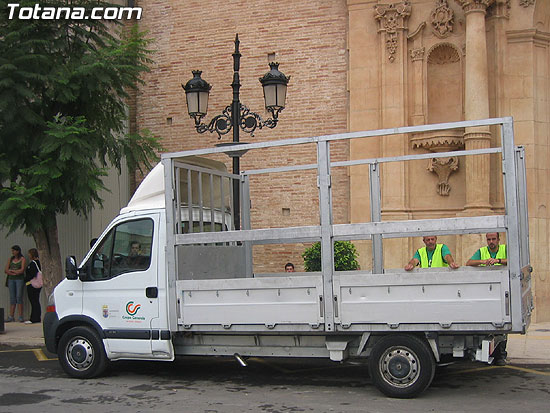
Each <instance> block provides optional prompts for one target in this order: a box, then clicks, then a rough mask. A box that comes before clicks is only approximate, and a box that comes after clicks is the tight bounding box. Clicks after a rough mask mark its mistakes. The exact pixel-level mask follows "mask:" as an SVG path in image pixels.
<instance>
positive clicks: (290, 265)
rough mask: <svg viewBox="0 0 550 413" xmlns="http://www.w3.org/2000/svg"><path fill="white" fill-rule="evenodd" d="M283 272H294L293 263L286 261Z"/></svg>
mask: <svg viewBox="0 0 550 413" xmlns="http://www.w3.org/2000/svg"><path fill="white" fill-rule="evenodd" d="M285 272H294V264H293V263H291V262H287V263H286V264H285Z"/></svg>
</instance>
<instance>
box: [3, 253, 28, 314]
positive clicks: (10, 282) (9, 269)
mask: <svg viewBox="0 0 550 413" xmlns="http://www.w3.org/2000/svg"><path fill="white" fill-rule="evenodd" d="M25 266H26V261H25V257H24V256H23V254H21V247H20V246H19V245H14V246H13V247H11V257H10V259H9V260H8V263H7V264H6V268H5V270H4V272H5V273H6V275H7V279H6V286H7V287H8V289H9V291H10V315H9V316H8V318H7V319H6V322H7V323H10V322H12V321H15V306H16V305H17V308H18V309H19V321H20V322H23V321H24V320H23V286H24V285H25V281H24V279H25V275H24V274H25Z"/></svg>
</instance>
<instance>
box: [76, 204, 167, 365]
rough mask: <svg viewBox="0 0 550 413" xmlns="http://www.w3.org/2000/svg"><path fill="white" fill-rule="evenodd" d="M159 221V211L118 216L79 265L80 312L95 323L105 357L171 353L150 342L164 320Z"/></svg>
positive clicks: (155, 355)
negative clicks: (81, 272)
mask: <svg viewBox="0 0 550 413" xmlns="http://www.w3.org/2000/svg"><path fill="white" fill-rule="evenodd" d="M159 222H160V219H159V214H150V215H148V216H147V217H143V216H142V217H139V218H134V219H129V220H124V221H119V222H118V223H116V224H115V225H113V227H112V228H111V229H110V230H109V232H108V233H107V234H106V235H105V236H104V237H103V238H102V239H101V240H100V242H99V244H98V246H97V247H96V249H95V251H94V253H93V254H91V255H90V258H89V259H88V262H87V263H86V264H85V265H86V268H87V277H86V279H85V280H84V282H83V291H82V294H83V300H82V303H83V305H82V307H83V314H84V315H88V316H89V317H91V318H93V319H94V320H96V321H97V322H98V323H99V324H100V326H101V328H102V329H103V333H104V335H105V340H104V343H105V350H106V352H107V355H108V357H109V358H110V359H117V358H142V359H152V358H165V359H166V358H171V354H166V353H163V352H159V351H158V348H157V347H158V345H157V344H156V343H153V340H156V341H158V340H159V338H160V336H161V331H162V330H161V329H160V328H159V326H162V325H164V326H166V325H167V320H165V322H164V323H163V322H159V320H158V317H159V298H158V296H159V294H158V279H157V277H158V264H159V258H158V256H159V242H158V239H159ZM160 321H162V320H160ZM153 325H155V326H156V327H157V329H156V330H153V328H152V326H153ZM153 344H154V347H155V348H153ZM153 350H155V351H153ZM153 353H154V354H153Z"/></svg>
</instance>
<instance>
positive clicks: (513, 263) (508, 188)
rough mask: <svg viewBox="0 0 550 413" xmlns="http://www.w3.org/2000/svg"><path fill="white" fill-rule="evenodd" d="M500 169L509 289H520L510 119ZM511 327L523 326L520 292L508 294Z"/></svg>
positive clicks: (504, 126) (504, 133) (504, 129)
mask: <svg viewBox="0 0 550 413" xmlns="http://www.w3.org/2000/svg"><path fill="white" fill-rule="evenodd" d="M501 139H502V171H503V173H504V202H505V205H506V216H507V220H506V226H507V237H506V244H507V248H506V253H507V256H508V271H509V274H510V287H509V288H510V290H509V291H521V287H520V282H521V280H520V274H521V268H520V232H519V225H518V224H519V222H518V221H519V217H518V195H517V191H516V184H517V176H516V165H515V160H516V159H515V156H516V154H515V148H514V127H513V124H512V121H511V120H510V121H507V122H504V123H503V124H502V130H501ZM510 300H511V303H510V304H511V308H512V311H511V317H512V329H513V330H516V331H520V330H521V329H522V328H523V326H522V324H523V320H522V314H521V302H522V297H521V294H514V295H511V296H510Z"/></svg>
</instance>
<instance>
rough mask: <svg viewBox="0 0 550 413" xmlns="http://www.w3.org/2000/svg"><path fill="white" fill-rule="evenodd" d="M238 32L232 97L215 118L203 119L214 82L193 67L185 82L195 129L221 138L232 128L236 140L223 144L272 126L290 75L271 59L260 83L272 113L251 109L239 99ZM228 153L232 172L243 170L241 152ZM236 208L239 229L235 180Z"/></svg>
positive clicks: (283, 98)
mask: <svg viewBox="0 0 550 413" xmlns="http://www.w3.org/2000/svg"><path fill="white" fill-rule="evenodd" d="M239 43H240V42H239V35H238V34H237V35H236V36H235V52H234V53H233V82H232V83H231V87H232V88H233V101H232V102H231V105H230V106H227V107H226V108H225V109H224V110H223V112H222V114H220V115H217V116H215V117H214V118H212V120H211V121H210V122H208V123H207V124H206V123H202V118H203V117H205V116H206V112H207V110H208V95H209V93H210V89H211V88H212V86H211V85H210V84H209V83H208V82H206V81H205V80H204V79H202V78H201V74H202V72H201V71H200V70H193V78H192V79H191V80H189V81H188V82H187V83H186V84H185V86H184V85H181V86H182V88H183V89H184V90H185V96H186V98H187V111H188V112H189V116H190V117H192V118H193V119H194V120H195V129H196V130H197V132H198V133H205V132H210V133H212V132H216V133H217V134H218V139H221V137H222V135H225V134H227V133H229V132H230V131H233V141H232V142H231V143H228V144H222V145H237V144H239V133H240V131H241V130H243V131H244V132H246V133H249V134H250V135H251V136H254V131H255V130H256V129H262V128H263V127H264V126H265V127H268V128H270V129H273V128H274V127H275V126H277V122H278V121H279V113H280V112H281V111H282V110H283V109H284V108H285V100H286V88H287V84H288V81H289V80H290V76H285V75H284V74H283V73H281V72H280V71H279V64H278V63H274V62H272V63H270V64H269V67H270V69H271V70H270V71H269V72H267V73H266V74H265V75H264V76H263V77H261V78H260V83H261V84H262V87H263V89H264V100H265V108H266V110H267V111H268V112H269V113H271V116H272V118H270V119H266V120H264V119H262V117H261V116H260V115H258V114H257V113H254V112H251V111H250V109H248V108H247V107H246V106H245V105H243V104H242V103H241V102H240V100H239V89H240V88H241V83H240V77H239V69H240V59H241V53H240V52H239ZM227 153H228V155H229V156H231V157H232V158H233V173H234V174H235V175H238V174H239V173H240V165H239V157H240V156H241V155H242V153H238V152H237V151H233V152H231V151H228V152H227ZM233 200H234V205H233V212H234V217H235V229H240V196H239V183H238V182H237V181H233Z"/></svg>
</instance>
